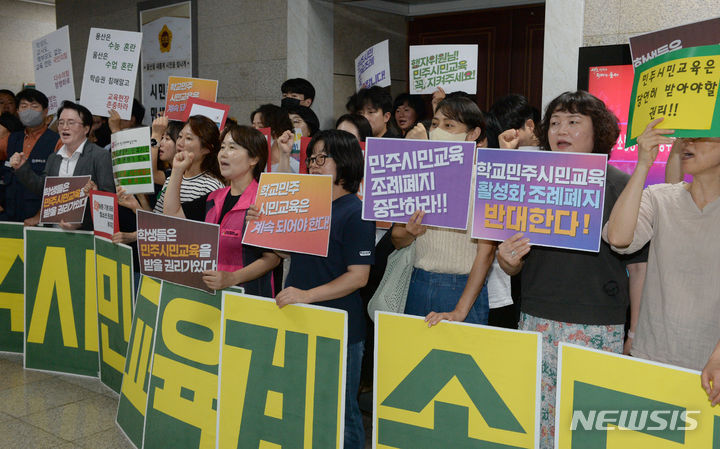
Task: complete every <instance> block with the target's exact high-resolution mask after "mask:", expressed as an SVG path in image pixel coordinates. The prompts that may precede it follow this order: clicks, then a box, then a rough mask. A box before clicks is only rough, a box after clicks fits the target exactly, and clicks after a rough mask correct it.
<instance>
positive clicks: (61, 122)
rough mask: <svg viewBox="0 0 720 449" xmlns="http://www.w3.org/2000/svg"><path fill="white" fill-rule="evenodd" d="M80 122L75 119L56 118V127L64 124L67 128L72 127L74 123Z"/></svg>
mask: <svg viewBox="0 0 720 449" xmlns="http://www.w3.org/2000/svg"><path fill="white" fill-rule="evenodd" d="M80 123H81V122H78V121H77V120H58V128H63V127H65V125H67V126H68V128H72V127H73V126H75V125H79V124H80Z"/></svg>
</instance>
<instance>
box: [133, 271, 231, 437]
mask: <svg viewBox="0 0 720 449" xmlns="http://www.w3.org/2000/svg"><path fill="white" fill-rule="evenodd" d="M221 301H222V295H221V293H220V292H218V293H216V294H214V295H211V294H209V293H204V292H200V291H197V290H195V289H191V288H188V287H183V286H181V285H176V284H171V283H168V282H163V286H162V293H161V295H160V308H159V311H158V319H157V326H156V333H155V345H154V349H153V358H152V376H151V377H150V387H149V388H148V400H147V411H146V414H145V431H144V437H143V448H144V449H154V448H159V449H160V448H161V449H164V448H169V447H172V448H173V449H185V448H187V449H190V448H192V449H196V448H198V449H205V448H214V447H215V444H216V438H215V435H216V432H215V429H216V425H217V405H216V404H217V397H218V368H219V357H220V344H221V340H220V308H221ZM236 374H239V373H236Z"/></svg>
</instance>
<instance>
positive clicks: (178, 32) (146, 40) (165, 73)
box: [139, 2, 192, 125]
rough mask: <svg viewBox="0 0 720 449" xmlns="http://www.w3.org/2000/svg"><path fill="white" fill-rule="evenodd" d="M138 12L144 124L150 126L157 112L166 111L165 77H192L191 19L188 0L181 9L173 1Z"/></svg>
mask: <svg viewBox="0 0 720 449" xmlns="http://www.w3.org/2000/svg"><path fill="white" fill-rule="evenodd" d="M163 9H164V11H163ZM183 9H184V10H185V12H186V14H183ZM139 13H140V22H141V24H140V31H142V34H143V42H142V69H141V70H142V88H141V91H142V103H143V105H144V106H145V108H147V111H148V114H146V116H145V120H144V123H145V124H147V125H149V124H151V123H152V121H153V120H154V119H155V118H157V114H158V112H163V111H165V102H166V100H167V92H168V84H167V82H168V77H170V76H173V75H174V76H188V77H189V76H192V20H191V18H190V3H189V2H186V3H185V4H184V8H183V6H182V5H181V7H180V8H178V4H177V3H176V4H170V5H168V6H160V7H155V8H152V9H149V10H140V11H139ZM181 16H182V17H181Z"/></svg>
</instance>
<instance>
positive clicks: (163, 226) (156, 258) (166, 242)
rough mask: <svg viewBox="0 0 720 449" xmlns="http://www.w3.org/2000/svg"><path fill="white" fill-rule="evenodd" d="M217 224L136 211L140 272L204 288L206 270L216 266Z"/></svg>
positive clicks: (188, 285) (206, 289)
mask: <svg viewBox="0 0 720 449" xmlns="http://www.w3.org/2000/svg"><path fill="white" fill-rule="evenodd" d="M219 230H220V226H219V225H216V224H212V223H203V222H201V221H194V220H186V219H184V218H175V217H170V216H167V215H161V214H154V213H152V212H147V211H143V210H138V211H137V244H138V255H139V257H140V272H141V273H142V274H144V275H145V276H151V277H154V278H157V279H162V280H164V281H169V282H174V283H176V284H180V285H185V286H187V287H192V288H197V289H200V290H205V291H212V290H210V289H208V287H207V286H206V285H205V283H204V282H203V280H202V273H203V271H206V270H216V269H217V255H218V238H219Z"/></svg>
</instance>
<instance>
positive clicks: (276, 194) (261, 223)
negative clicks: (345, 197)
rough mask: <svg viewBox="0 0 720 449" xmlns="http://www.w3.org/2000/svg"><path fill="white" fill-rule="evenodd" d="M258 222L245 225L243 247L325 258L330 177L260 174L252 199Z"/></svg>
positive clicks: (329, 207) (328, 235) (330, 200)
mask: <svg viewBox="0 0 720 449" xmlns="http://www.w3.org/2000/svg"><path fill="white" fill-rule="evenodd" d="M255 206H256V207H257V208H258V210H259V211H260V218H258V219H257V220H255V221H252V222H250V223H248V225H247V226H246V228H245V234H244V235H243V241H242V242H243V243H245V244H248V245H253V246H259V247H261V248H269V249H276V250H280V251H291V252H295V253H303V254H314V255H316V256H323V257H325V256H327V252H328V244H329V241H330V218H331V212H332V177H331V176H329V175H297V174H291V173H263V174H261V175H260V185H259V186H258V194H257V198H256V199H255Z"/></svg>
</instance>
